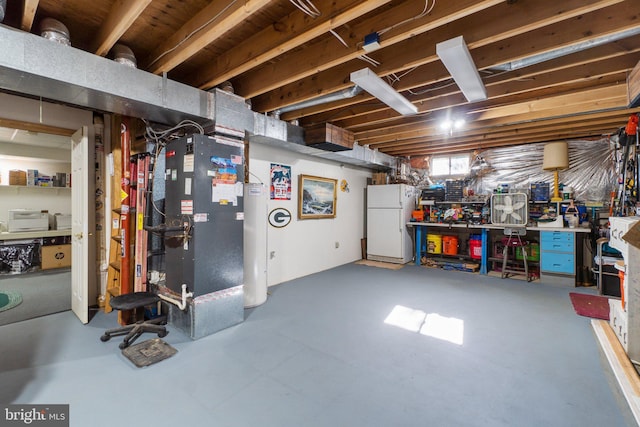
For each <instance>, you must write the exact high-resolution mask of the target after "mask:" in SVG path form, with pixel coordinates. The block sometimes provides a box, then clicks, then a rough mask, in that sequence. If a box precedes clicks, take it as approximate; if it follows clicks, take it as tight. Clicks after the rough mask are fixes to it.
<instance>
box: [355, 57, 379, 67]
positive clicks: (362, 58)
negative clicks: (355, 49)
mask: <svg viewBox="0 0 640 427" xmlns="http://www.w3.org/2000/svg"><path fill="white" fill-rule="evenodd" d="M358 59H360V60H362V61H364V62H367V63H369V64H371V65H373V66H374V67H377V66H378V65H380V62H378V61H376V60H375V59H373V58H371V57H369V56H367V55H360V56H358Z"/></svg>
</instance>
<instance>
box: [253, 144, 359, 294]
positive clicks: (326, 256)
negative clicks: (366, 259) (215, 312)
mask: <svg viewBox="0 0 640 427" xmlns="http://www.w3.org/2000/svg"><path fill="white" fill-rule="evenodd" d="M272 163H277V164H283V165H288V166H291V174H292V191H291V200H269V201H268V209H267V210H268V212H271V210H273V209H275V208H285V209H287V210H289V212H291V215H292V218H293V219H292V221H291V223H290V224H289V225H288V226H286V227H284V228H275V227H271V226H269V225H268V218H266V217H265V218H264V221H265V227H267V285H268V286H272V285H276V284H279V283H282V282H286V281H288V280H292V279H295V278H298V277H302V276H306V275H309V274H312V273H317V272H319V271H323V270H327V269H330V268H333V267H337V266H339V265H343V264H347V263H350V262H353V261H357V260H359V259H361V258H362V251H361V243H360V242H361V239H362V238H363V237H364V233H365V231H364V220H365V188H366V185H367V178H370V177H371V171H369V170H367V169H363V168H358V167H355V166H351V165H341V164H338V163H335V162H332V161H329V160H324V159H320V158H317V157H312V156H306V155H303V154H300V153H295V152H291V151H287V150H283V149H280V148H275V147H271V146H267V145H264V144H259V143H252V144H251V145H250V148H249V171H250V172H251V174H252V175H251V177H250V182H263V183H264V184H265V185H266V186H267V187H268V186H269V172H270V167H271V164H272ZM301 174H302V175H314V176H320V177H324V178H333V179H337V180H338V194H337V202H336V218H333V219H304V220H299V219H298V177H299V175H301ZM343 179H345V180H346V181H347V183H348V185H349V192H343V191H341V190H340V182H341V181H342V180H343ZM336 242H337V243H338V245H339V247H338V248H336V247H335V246H336Z"/></svg>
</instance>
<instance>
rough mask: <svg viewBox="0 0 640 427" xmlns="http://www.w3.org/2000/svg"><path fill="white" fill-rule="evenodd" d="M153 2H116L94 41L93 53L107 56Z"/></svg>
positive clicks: (124, 0) (125, 0) (145, 0)
mask: <svg viewBox="0 0 640 427" xmlns="http://www.w3.org/2000/svg"><path fill="white" fill-rule="evenodd" d="M151 1H152V0H116V1H115V3H114V4H113V6H111V11H110V12H109V15H108V16H107V19H106V20H105V21H104V23H103V24H102V26H101V27H100V30H98V34H97V35H96V38H95V40H94V44H93V49H92V50H93V52H94V53H95V54H96V55H100V56H105V55H106V54H107V53H108V52H109V50H110V49H111V48H112V47H113V45H114V44H116V42H117V41H118V40H119V39H120V37H122V35H123V34H124V33H125V32H126V31H127V30H128V29H129V27H131V25H132V24H133V23H134V22H135V20H136V19H138V16H140V14H141V13H142V12H143V11H144V10H145V9H146V7H147V6H148V5H149V3H151Z"/></svg>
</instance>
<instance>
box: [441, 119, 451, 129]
mask: <svg viewBox="0 0 640 427" xmlns="http://www.w3.org/2000/svg"><path fill="white" fill-rule="evenodd" d="M451 125H452V123H451V120H445V121H444V122H442V123H441V124H440V128H441V129H442V130H449V129H451Z"/></svg>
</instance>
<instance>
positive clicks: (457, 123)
mask: <svg viewBox="0 0 640 427" xmlns="http://www.w3.org/2000/svg"><path fill="white" fill-rule="evenodd" d="M465 123H466V122H465V120H464V119H458V120H456V121H455V123H454V125H453V126H454V127H455V128H456V129H462V127H463V126H464V125H465Z"/></svg>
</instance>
